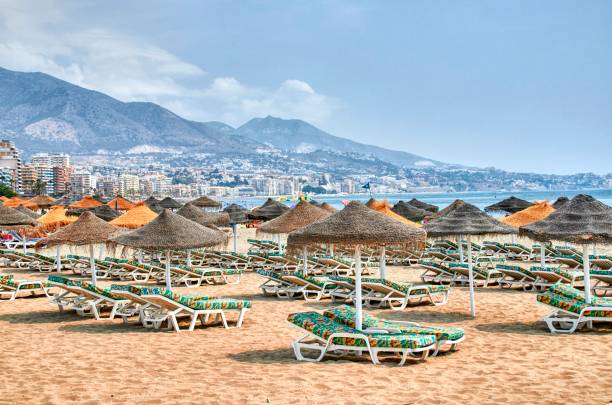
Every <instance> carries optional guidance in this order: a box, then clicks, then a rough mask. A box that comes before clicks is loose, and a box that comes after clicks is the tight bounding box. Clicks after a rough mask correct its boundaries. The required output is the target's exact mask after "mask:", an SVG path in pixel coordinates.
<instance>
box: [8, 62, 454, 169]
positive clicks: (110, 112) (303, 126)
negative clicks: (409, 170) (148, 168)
mask: <svg viewBox="0 0 612 405" xmlns="http://www.w3.org/2000/svg"><path fill="white" fill-rule="evenodd" d="M0 133H2V134H3V135H4V136H8V137H9V138H11V139H12V140H14V141H15V143H16V144H17V146H18V147H19V148H20V149H22V150H24V151H25V152H26V153H27V154H31V153H36V152H43V151H44V152H68V153H75V154H84V153H96V152H97V151H99V150H105V151H108V152H123V153H127V152H128V151H129V152H132V153H147V152H149V151H150V152H153V151H155V152H159V151H173V152H176V153H180V152H181V151H183V152H206V153H217V154H229V153H232V154H235V153H240V154H254V153H258V152H260V151H262V150H267V149H269V147H268V146H266V145H269V146H271V147H272V148H274V149H280V150H284V151H287V152H291V153H298V154H308V153H314V152H316V151H317V150H321V151H332V152H340V153H353V154H358V155H362V156H364V157H374V158H376V159H379V160H381V161H384V162H389V163H391V164H393V165H396V166H413V167H418V166H420V167H425V166H428V165H429V166H439V165H443V164H442V163H440V162H436V161H433V160H429V159H427V158H423V157H421V156H417V155H413V154H411V153H407V152H401V151H392V150H389V149H384V148H380V147H377V146H372V145H364V144H361V143H357V142H354V141H351V140H349V139H345V138H340V137H337V136H334V135H331V134H329V133H327V132H325V131H323V130H321V129H319V128H317V127H315V126H314V125H312V124H310V123H308V122H306V121H303V120H300V119H284V118H279V117H274V116H272V115H267V116H265V117H259V118H253V119H251V120H249V121H248V122H246V123H245V124H243V125H241V126H240V127H238V128H233V127H232V126H230V125H227V124H224V123H222V122H218V121H213V122H196V121H189V120H186V119H184V118H182V117H180V116H178V115H176V114H175V113H174V112H172V111H170V110H167V109H165V108H163V107H160V106H159V105H157V104H154V103H151V102H130V103H124V102H121V101H119V100H117V99H114V98H112V97H110V96H107V95H105V94H103V93H100V92H97V91H94V90H88V89H85V88H82V87H79V86H77V85H74V84H71V83H68V82H66V81H63V80H60V79H57V78H55V77H53V76H50V75H47V74H44V73H38V72H37V73H24V72H14V71H11V70H7V69H3V68H0Z"/></svg>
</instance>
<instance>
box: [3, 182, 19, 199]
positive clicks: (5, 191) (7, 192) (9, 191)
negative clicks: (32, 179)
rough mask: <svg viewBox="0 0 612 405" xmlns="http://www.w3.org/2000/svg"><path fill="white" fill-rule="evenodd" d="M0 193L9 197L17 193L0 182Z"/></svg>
mask: <svg viewBox="0 0 612 405" xmlns="http://www.w3.org/2000/svg"><path fill="white" fill-rule="evenodd" d="M0 195H2V196H4V197H8V198H11V197H15V196H16V195H17V193H15V192H14V191H13V189H12V188H11V187H10V186H7V185H6V184H3V183H0Z"/></svg>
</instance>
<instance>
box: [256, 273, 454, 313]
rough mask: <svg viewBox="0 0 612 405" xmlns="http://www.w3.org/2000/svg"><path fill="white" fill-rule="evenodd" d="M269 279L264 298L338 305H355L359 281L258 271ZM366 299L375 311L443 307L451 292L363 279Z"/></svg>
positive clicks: (363, 296) (348, 278) (346, 278)
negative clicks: (417, 305)
mask: <svg viewBox="0 0 612 405" xmlns="http://www.w3.org/2000/svg"><path fill="white" fill-rule="evenodd" d="M257 273H258V274H260V275H261V276H263V277H265V278H266V281H265V282H264V283H263V284H261V285H260V288H261V290H262V292H263V294H264V295H275V296H277V297H278V298H303V299H305V300H307V301H320V300H321V299H323V298H331V299H332V300H334V301H342V302H345V301H348V302H353V300H354V298H355V280H354V279H353V278H351V277H345V276H329V277H317V276H312V275H306V274H304V273H301V272H284V273H279V272H275V271H269V270H258V271H257ZM361 287H362V290H363V294H362V299H363V302H364V303H365V305H366V306H368V307H372V308H379V307H389V308H391V309H394V310H403V309H405V308H406V306H407V305H408V304H411V303H412V304H415V303H420V302H423V301H427V302H430V303H432V304H434V305H443V304H446V302H447V301H448V293H449V288H448V287H446V286H441V285H427V284H426V285H422V284H412V283H402V282H396V281H391V280H386V279H382V278H362V280H361Z"/></svg>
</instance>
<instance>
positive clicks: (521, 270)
mask: <svg viewBox="0 0 612 405" xmlns="http://www.w3.org/2000/svg"><path fill="white" fill-rule="evenodd" d="M495 268H496V269H497V270H500V271H502V272H503V270H512V271H516V272H517V273H521V274H522V275H524V276H526V277H529V278H531V279H534V280H535V279H536V275H535V274H533V273H532V272H530V271H529V270H527V269H524V268H522V267H521V266H512V265H509V264H498V265H496V266H495Z"/></svg>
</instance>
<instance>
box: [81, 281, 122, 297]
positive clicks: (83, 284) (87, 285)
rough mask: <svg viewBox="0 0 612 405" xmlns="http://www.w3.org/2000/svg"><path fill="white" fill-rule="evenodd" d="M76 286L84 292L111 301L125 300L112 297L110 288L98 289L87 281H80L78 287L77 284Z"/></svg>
mask: <svg viewBox="0 0 612 405" xmlns="http://www.w3.org/2000/svg"><path fill="white" fill-rule="evenodd" d="M76 285H78V286H79V287H81V288H82V289H84V290H87V291H90V292H93V293H96V294H98V295H101V296H103V297H106V298H109V299H111V300H124V299H125V298H122V297H118V296H116V295H114V294H113V293H112V291H111V289H110V288H100V287H97V286H95V285H93V284H91V283H89V282H87V281H82V282H81V283H80V285H79V284H76Z"/></svg>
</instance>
